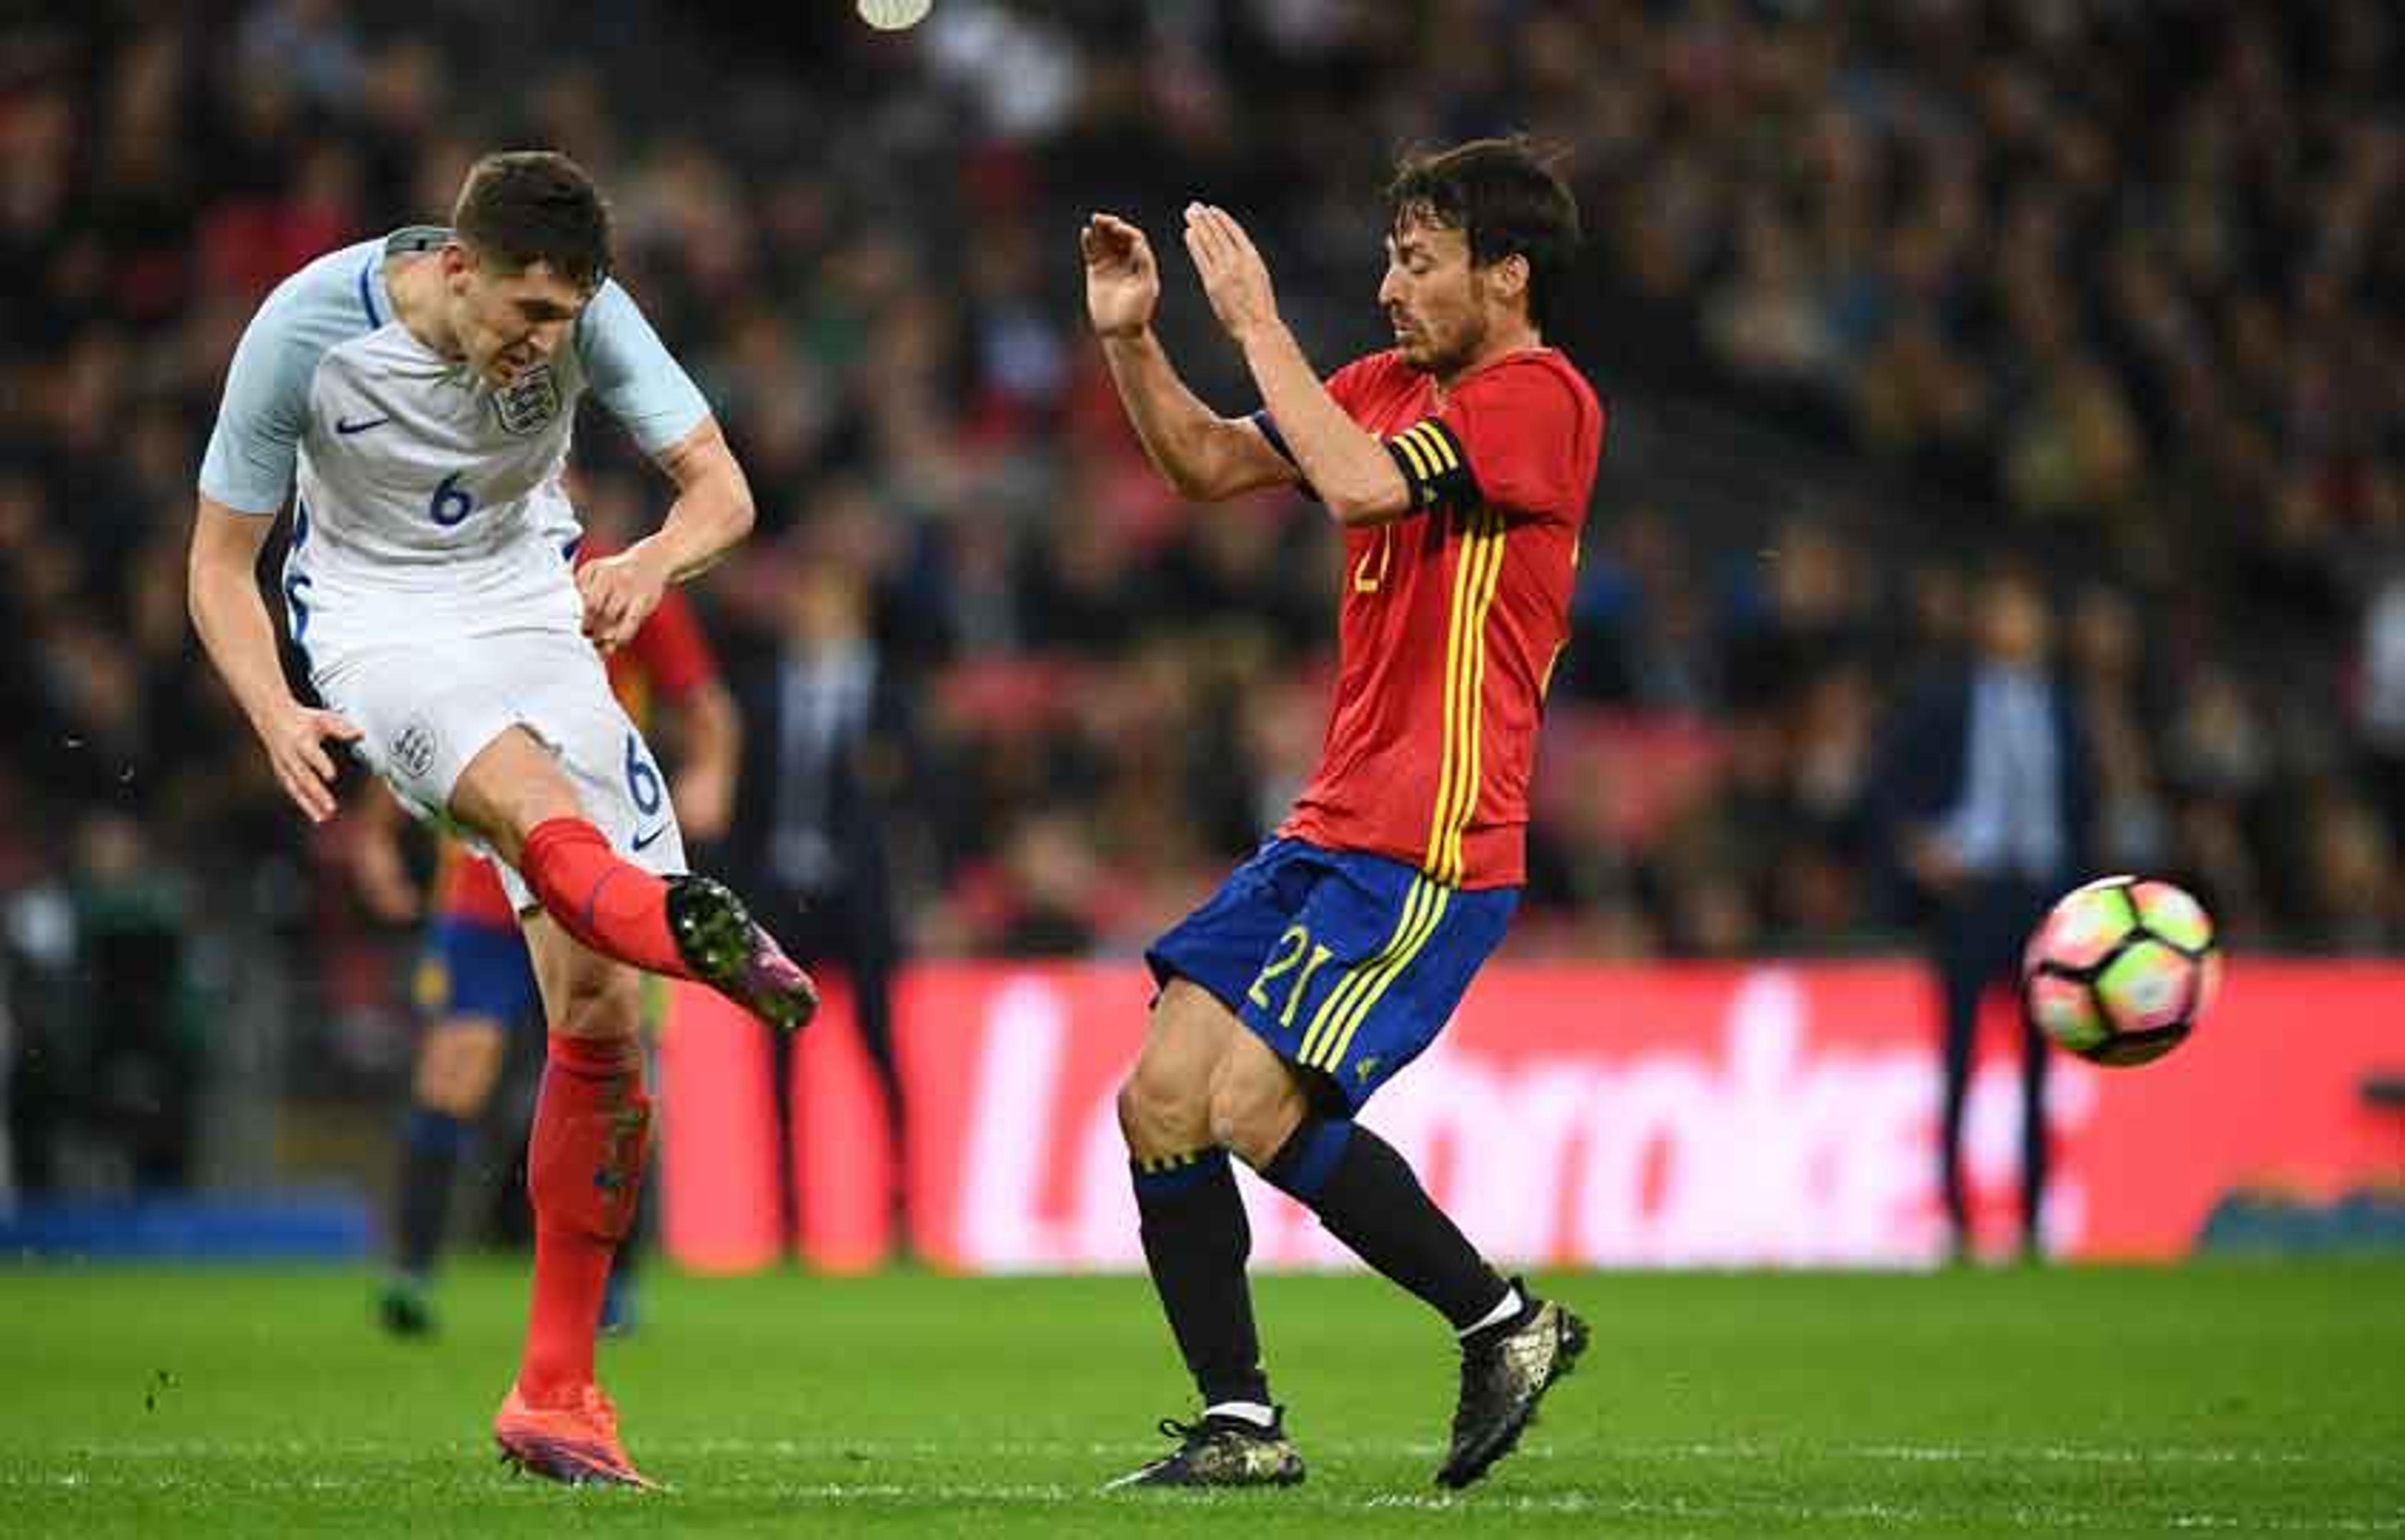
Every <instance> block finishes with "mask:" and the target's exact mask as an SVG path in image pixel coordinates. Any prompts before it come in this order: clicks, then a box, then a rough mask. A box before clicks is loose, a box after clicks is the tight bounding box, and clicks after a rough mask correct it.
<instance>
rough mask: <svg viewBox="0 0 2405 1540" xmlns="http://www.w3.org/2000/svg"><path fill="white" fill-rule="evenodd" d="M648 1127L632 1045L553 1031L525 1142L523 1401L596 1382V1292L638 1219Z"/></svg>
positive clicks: (550, 1398)
mask: <svg viewBox="0 0 2405 1540" xmlns="http://www.w3.org/2000/svg"><path fill="white" fill-rule="evenodd" d="M651 1127H652V1102H651V1099H650V1098H649V1097H647V1096H645V1095H644V1094H643V1059H642V1050H641V1049H640V1047H639V1046H638V1045H637V1044H635V1043H632V1042H600V1041H597V1040H595V1039H591V1038H576V1037H569V1036H566V1035H564V1034H562V1033H559V1032H554V1033H552V1034H551V1050H550V1057H549V1061H548V1062H547V1063H546V1064H545V1065H544V1066H543V1073H542V1095H541V1099H539V1100H538V1101H537V1102H536V1103H535V1113H534V1132H533V1134H532V1135H531V1136H530V1137H529V1138H528V1139H527V1197H528V1198H529V1199H530V1200H531V1201H532V1203H533V1205H534V1298H533V1304H532V1307H531V1309H529V1310H528V1311H527V1337H526V1353H525V1356H524V1357H523V1358H522V1359H520V1361H519V1364H518V1391H519V1393H520V1394H522V1395H523V1396H525V1398H526V1400H527V1404H528V1405H530V1406H536V1407H541V1406H550V1405H557V1404H559V1403H561V1402H563V1401H564V1400H567V1399H568V1398H570V1397H572V1396H573V1395H574V1394H575V1393H577V1392H578V1391H580V1390H581V1389H582V1388H583V1387H584V1386H586V1385H589V1384H591V1383H593V1337H594V1333H595V1331H596V1330H597V1329H598V1325H599V1323H600V1319H601V1294H602V1290H603V1288H604V1287H605V1286H606V1285H607V1284H608V1282H609V1281H610V1259H611V1257H612V1254H614V1253H616V1251H617V1249H618V1242H619V1241H620V1240H622V1239H625V1238H626V1232H627V1230H628V1229H629V1228H630V1227H631V1226H632V1225H633V1224H634V1222H635V1198H636V1195H637V1194H638V1193H639V1192H640V1190H641V1187H642V1175H643V1160H644V1157H645V1155H646V1154H647V1153H648V1152H649V1150H650V1147H651Z"/></svg>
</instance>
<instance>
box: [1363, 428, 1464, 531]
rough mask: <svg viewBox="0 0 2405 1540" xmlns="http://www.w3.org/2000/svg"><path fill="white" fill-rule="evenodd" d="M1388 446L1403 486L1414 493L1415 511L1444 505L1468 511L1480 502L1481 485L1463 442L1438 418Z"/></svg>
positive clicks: (1400, 435) (1407, 431) (1405, 432)
mask: <svg viewBox="0 0 2405 1540" xmlns="http://www.w3.org/2000/svg"><path fill="white" fill-rule="evenodd" d="M1385 445H1386V453H1387V454H1388V455H1392V456H1393V457H1394V461H1395V469H1398V470H1399V471H1401V472H1402V473H1403V484H1404V485H1405V486H1407V487H1409V488H1410V489H1411V494H1412V507H1413V508H1414V509H1427V508H1434V507H1436V506H1437V505H1438V504H1440V503H1442V504H1446V505H1448V506H1451V507H1455V508H1464V507H1468V506H1470V504H1472V503H1474V502H1476V501H1477V500H1478V483H1477V482H1476V480H1474V479H1473V478H1472V477H1471V476H1470V461H1469V459H1468V458H1467V457H1466V456H1465V455H1463V454H1462V453H1461V441H1460V440H1458V439H1456V438H1455V437H1454V436H1453V429H1451V428H1449V427H1445V426H1444V424H1442V423H1441V422H1439V421H1438V420H1437V419H1435V418H1434V417H1423V418H1421V419H1420V420H1419V421H1418V422H1416V423H1413V425H1412V426H1411V427H1407V428H1405V429H1403V430H1402V431H1401V432H1400V433H1398V434H1396V435H1395V436H1394V437H1393V438H1391V439H1388V440H1386V441H1385Z"/></svg>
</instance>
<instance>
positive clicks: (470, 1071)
mask: <svg viewBox="0 0 2405 1540" xmlns="http://www.w3.org/2000/svg"><path fill="white" fill-rule="evenodd" d="M501 1049H502V1036H501V1029H500V1026H499V1024H498V1023H496V1022H494V1021H491V1020H489V1019H487V1018H485V1017H483V1016H451V1017H447V1018H445V1019H444V1020H443V1021H440V1022H438V1023H436V1024H435V1025H434V1026H432V1027H430V1028H429V1029H427V1033H426V1037H425V1041H424V1042H423V1043H421V1044H420V1045H419V1048H418V1053H417V1074H416V1079H415V1093H416V1097H417V1101H418V1104H419V1105H420V1106H424V1107H431V1108H433V1109H434V1110H435V1111H437V1112H440V1113H448V1114H450V1115H451V1116H453V1117H461V1118H472V1117H475V1116H477V1115H478V1114H480V1113H483V1112H484V1110H485V1101H486V1100H487V1099H490V1098H491V1096H492V1094H493V1083H494V1082H495V1081H496V1080H498V1079H499V1077H500V1067H501Z"/></svg>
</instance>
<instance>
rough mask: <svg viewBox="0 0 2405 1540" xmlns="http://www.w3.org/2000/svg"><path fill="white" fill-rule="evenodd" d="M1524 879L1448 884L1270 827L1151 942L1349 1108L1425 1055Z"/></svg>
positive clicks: (1159, 955) (1163, 961)
mask: <svg viewBox="0 0 2405 1540" xmlns="http://www.w3.org/2000/svg"><path fill="white" fill-rule="evenodd" d="M1519 902H1520V890H1519V889H1517V888H1484V889H1463V888H1448V887H1446V886H1444V885H1443V884H1442V883H1440V882H1436V881H1433V880H1431V879H1430V878H1428V876H1427V875H1424V874H1423V873H1421V872H1420V871H1419V870H1418V869H1417V868H1416V867H1413V866H1409V865H1406V864H1404V863H1403V862H1401V861H1390V860H1388V859H1386V858H1385V857H1384V856H1373V855H1369V854H1365V853H1363V852H1361V851H1357V850H1329V849H1324V848H1322V847H1319V846H1316V845H1312V844H1308V843H1306V842H1305V841H1302V840H1299V839H1273V840H1272V841H1270V842H1269V843H1268V844H1266V845H1264V846H1262V847H1260V849H1259V850H1257V851H1255V852H1254V854H1253V857H1252V859H1251V860H1249V861H1245V863H1244V864H1243V865H1242V866H1239V867H1237V868H1236V869H1235V871H1234V872H1232V873H1231V874H1230V875H1229V876H1228V880H1227V881H1226V882H1224V883H1222V884H1221V885H1220V887H1219V890H1218V891H1217V892H1216V893H1214V894H1212V895H1211V898H1210V900H1209V902H1207V903H1204V904H1203V905H1202V907H1201V908H1200V909H1197V910H1195V911H1194V912H1193V913H1192V914H1190V915H1188V916H1187V917H1186V918H1184V919H1183V920H1181V921H1179V922H1178V923H1177V925H1176V926H1175V927H1174V928H1173V929H1172V930H1171V931H1169V932H1168V933H1167V934H1166V935H1163V936H1162V937H1161V938H1160V940H1159V941H1156V942H1154V943H1153V944H1152V945H1151V946H1150V947H1149V948H1147V949H1146V952H1145V961H1146V963H1147V964H1149V965H1150V967H1151V969H1152V976H1153V978H1154V980H1155V981H1156V982H1158V983H1160V985H1162V986H1166V985H1167V984H1168V983H1169V981H1170V980H1171V979H1173V978H1185V979H1191V980H1192V981H1193V982H1194V983H1196V984H1197V985H1200V986H1201V987H1202V988H1204V989H1207V990H1209V991H1210V992H1211V993H1212V994H1213V995H1215V996H1217V998H1218V1000H1219V1001H1220V1003H1222V1004H1224V1005H1226V1006H1227V1007H1228V1009H1230V1010H1231V1011H1233V1012H1234V1013H1235V1014H1236V1015H1237V1016H1238V1018H1240V1019H1241V1020H1242V1021H1243V1022H1244V1024H1245V1027H1246V1028H1248V1029H1250V1030H1251V1031H1252V1033H1253V1034H1254V1035H1255V1036H1256V1037H1259V1039H1260V1040H1261V1041H1262V1042H1264V1043H1268V1044H1269V1045H1270V1047H1271V1048H1273V1050H1275V1051H1276V1053H1277V1054H1278V1056H1279V1057H1282V1058H1284V1059H1285V1060H1286V1061H1287V1063H1288V1064H1291V1065H1293V1066H1295V1067H1296V1068H1297V1069H1299V1070H1301V1071H1305V1077H1304V1078H1305V1080H1306V1081H1307V1082H1315V1083H1316V1087H1317V1088H1318V1089H1320V1090H1321V1091H1323V1092H1332V1093H1333V1096H1334V1097H1335V1099H1336V1100H1337V1102H1338V1103H1339V1107H1338V1109H1335V1110H1340V1111H1341V1112H1343V1113H1345V1114H1348V1115H1349V1114H1350V1113H1355V1112H1357V1111H1359V1110H1360V1108H1361V1106H1362V1104H1363V1103H1364V1102H1367V1101H1368V1100H1369V1099H1370V1098H1371V1096H1372V1095H1373V1094H1374V1093H1375V1092H1376V1091H1377V1089H1378V1087H1379V1086H1381V1085H1385V1083H1386V1081H1387V1079H1388V1078H1389V1077H1390V1076H1392V1075H1393V1074H1394V1072H1395V1071H1398V1070H1399V1069H1401V1068H1402V1067H1403V1066H1404V1065H1406V1064H1409V1063H1410V1062H1411V1061H1412V1060H1413V1059H1414V1058H1417V1057H1419V1056H1420V1054H1421V1053H1422V1052H1423V1051H1425V1050H1426V1049H1427V1047H1428V1044H1429V1043H1433V1042H1434V1041H1436V1035H1437V1033H1438V1032H1440V1031H1442V1030H1443V1029H1444V1024H1445V1023H1446V1022H1447V1021H1449V1020H1451V1019H1452V1016H1453V1011H1454V1007H1455V1006H1456V1005H1458V1004H1459V1003H1460V1002H1461V997H1462V993H1463V992H1464V991H1465V990H1467V989H1468V988H1469V987H1470V978H1471V977H1472V976H1473V975H1474V974H1475V973H1477V972H1478V967H1479V964H1481V963H1483V962H1484V961H1485V960H1486V959H1487V956H1488V954H1490V953H1492V952H1493V951H1494V950H1495V947H1496V945H1497V944H1498V943H1499V942H1501V941H1502V939H1503V930H1504V927H1505V926H1506V925H1507V924H1509V923H1510V921H1511V918H1512V910H1513V909H1514V908H1516V907H1518V905H1519Z"/></svg>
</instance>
